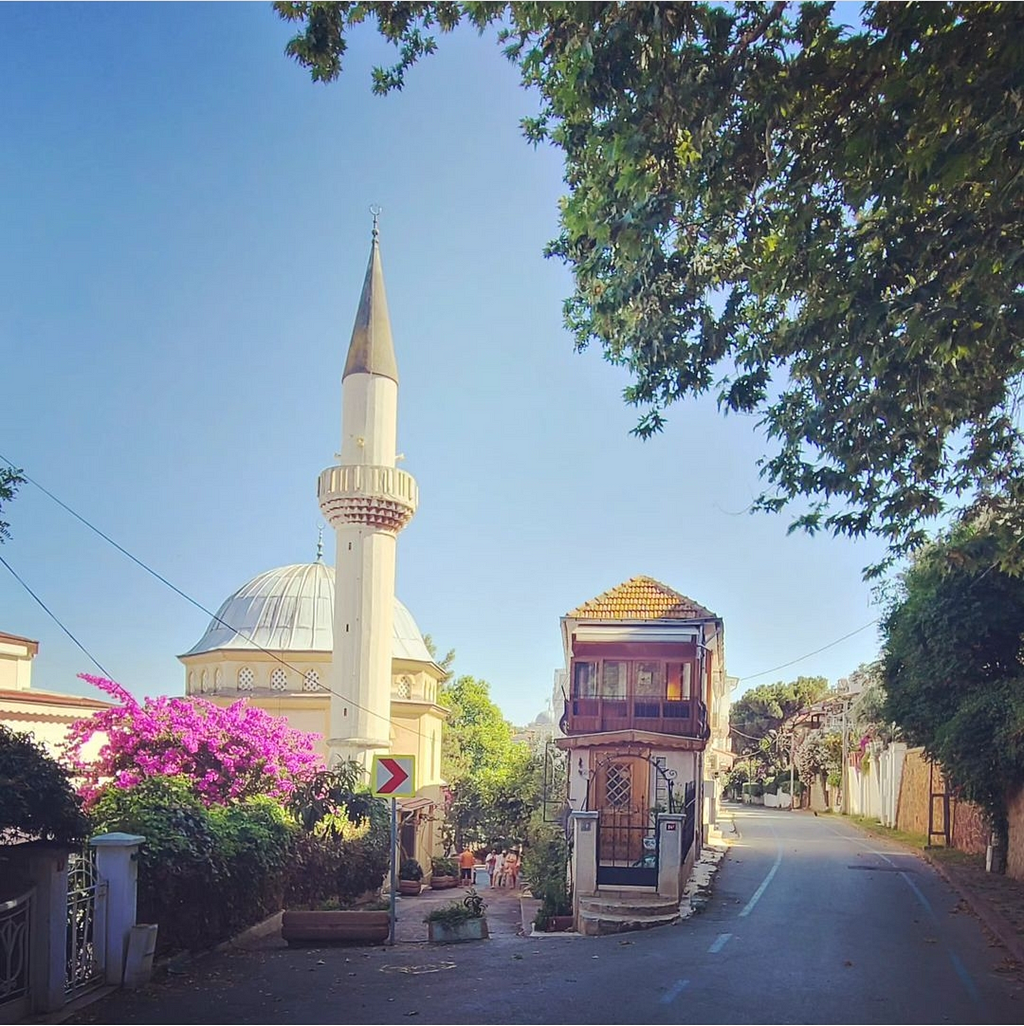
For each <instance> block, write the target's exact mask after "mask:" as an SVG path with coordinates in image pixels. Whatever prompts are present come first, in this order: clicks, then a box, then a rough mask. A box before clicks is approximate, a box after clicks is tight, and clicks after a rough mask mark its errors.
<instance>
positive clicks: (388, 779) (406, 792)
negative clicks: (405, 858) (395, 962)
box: [370, 755, 416, 945]
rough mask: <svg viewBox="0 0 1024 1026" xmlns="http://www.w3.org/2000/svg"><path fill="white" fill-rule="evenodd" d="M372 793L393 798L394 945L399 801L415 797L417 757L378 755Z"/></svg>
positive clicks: (391, 929) (392, 936)
mask: <svg viewBox="0 0 1024 1026" xmlns="http://www.w3.org/2000/svg"><path fill="white" fill-rule="evenodd" d="M370 779H371V780H372V781H373V793H374V795H375V796H376V797H378V798H390V799H391V906H390V907H391V912H390V913H389V915H390V922H389V924H388V944H389V945H391V944H394V943H395V922H396V919H397V917H396V915H395V897H396V891H397V890H398V799H399V798H412V797H413V796H414V795H415V794H416V756H415V755H375V756H374V757H373V765H372V766H371V767H370Z"/></svg>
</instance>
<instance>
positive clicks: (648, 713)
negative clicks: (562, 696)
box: [561, 698, 710, 741]
mask: <svg viewBox="0 0 1024 1026" xmlns="http://www.w3.org/2000/svg"><path fill="white" fill-rule="evenodd" d="M561 727H562V730H563V731H564V732H565V733H566V734H599V733H602V732H604V731H609V730H646V731H649V732H651V733H653V734H674V735H676V736H677V737H693V738H698V739H699V740H701V741H706V740H707V739H708V737H709V736H710V732H709V730H708V725H707V707H706V706H705V705H704V703H703V702H702V701H700V699H697V698H690V699H681V700H670V699H657V698H654V699H652V698H570V699H567V700H566V703H565V713H564V715H563V716H562V722H561Z"/></svg>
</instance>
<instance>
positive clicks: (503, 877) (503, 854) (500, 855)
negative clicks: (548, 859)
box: [459, 847, 520, 888]
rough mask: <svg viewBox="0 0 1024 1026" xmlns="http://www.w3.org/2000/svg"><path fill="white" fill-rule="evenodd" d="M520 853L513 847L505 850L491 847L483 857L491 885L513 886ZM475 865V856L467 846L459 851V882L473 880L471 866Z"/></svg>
mask: <svg viewBox="0 0 1024 1026" xmlns="http://www.w3.org/2000/svg"><path fill="white" fill-rule="evenodd" d="M519 863H520V855H519V852H517V851H516V850H515V849H514V848H513V849H506V850H505V851H496V850H495V849H491V851H489V852H488V853H487V858H486V859H484V865H485V866H487V875H488V876H489V877H490V882H491V886H492V887H512V888H515V887H516V885H517V884H518V882H519ZM475 865H476V856H475V855H474V854H473V852H472V851H471V850H470V849H469V848H468V847H467V848H464V849H463V850H462V851H461V852H460V853H459V882H460V883H462V884H470V883H472V882H473V867H474V866H475Z"/></svg>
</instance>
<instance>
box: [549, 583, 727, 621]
mask: <svg viewBox="0 0 1024 1026" xmlns="http://www.w3.org/2000/svg"><path fill="white" fill-rule="evenodd" d="M565 615H566V616H571V617H574V618H575V619H577V620H700V619H704V618H706V617H714V615H715V614H714V613H712V612H711V611H710V610H709V609H705V608H704V606H702V605H701V604H700V603H699V602H694V601H693V599H691V598H687V597H686V596H685V595H680V594H679V592H678V591H673V590H672V589H671V588H670V587H669V586H668V585H667V584H662V583H661V581H656V580H655V579H654V578H653V577H631V578H630V579H629V580H628V581H624V582H623V583H622V584H618V585H616V586H615V587H614V588H610V589H609V590H608V591H605V592H602V593H601V594H600V595H598V596H597V597H596V598H592V599H591V600H590V601H589V602H584V603H583V604H582V605H580V606H577V607H576V608H575V609H573V610H571V611H570V612H568V613H566V614H565Z"/></svg>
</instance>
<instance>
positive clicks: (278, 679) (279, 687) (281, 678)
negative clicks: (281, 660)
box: [270, 666, 288, 691]
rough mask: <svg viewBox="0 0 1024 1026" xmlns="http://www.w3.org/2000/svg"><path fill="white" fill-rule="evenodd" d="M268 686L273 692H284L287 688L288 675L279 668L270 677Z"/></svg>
mask: <svg viewBox="0 0 1024 1026" xmlns="http://www.w3.org/2000/svg"><path fill="white" fill-rule="evenodd" d="M270 686H271V688H273V689H274V691H284V690H285V689H286V688H287V687H288V674H287V673H285V672H284V670H282V669H281V667H280V666H278V667H277V668H276V669H275V670H274V672H273V673H272V674H271V675H270Z"/></svg>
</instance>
